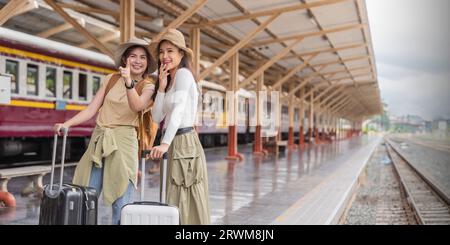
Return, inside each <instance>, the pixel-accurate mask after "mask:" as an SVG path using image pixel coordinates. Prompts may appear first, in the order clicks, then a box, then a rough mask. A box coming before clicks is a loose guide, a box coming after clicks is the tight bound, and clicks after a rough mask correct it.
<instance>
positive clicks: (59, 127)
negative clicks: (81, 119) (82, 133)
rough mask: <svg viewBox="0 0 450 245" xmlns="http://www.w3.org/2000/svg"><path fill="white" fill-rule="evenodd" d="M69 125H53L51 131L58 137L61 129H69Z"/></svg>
mask: <svg viewBox="0 0 450 245" xmlns="http://www.w3.org/2000/svg"><path fill="white" fill-rule="evenodd" d="M69 127H70V125H68V124H66V123H55V126H53V131H54V132H55V133H56V134H58V135H60V133H61V129H63V128H66V129H69Z"/></svg>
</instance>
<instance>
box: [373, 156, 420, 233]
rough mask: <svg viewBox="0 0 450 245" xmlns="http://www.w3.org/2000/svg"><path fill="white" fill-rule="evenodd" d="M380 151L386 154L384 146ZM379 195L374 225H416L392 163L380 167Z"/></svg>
mask: <svg viewBox="0 0 450 245" xmlns="http://www.w3.org/2000/svg"><path fill="white" fill-rule="evenodd" d="M381 151H382V153H383V155H384V154H387V152H386V148H385V147H383V148H382V150H381ZM379 183H380V184H381V185H380V195H379V196H378V200H377V202H376V219H375V224H376V225H417V224H418V223H417V220H416V218H415V216H414V212H413V211H412V208H411V206H410V205H409V203H408V201H407V199H406V194H405V191H404V189H403V188H402V186H401V183H400V180H399V178H398V175H397V174H396V173H395V169H394V166H392V164H389V165H385V166H384V167H382V168H380V181H379Z"/></svg>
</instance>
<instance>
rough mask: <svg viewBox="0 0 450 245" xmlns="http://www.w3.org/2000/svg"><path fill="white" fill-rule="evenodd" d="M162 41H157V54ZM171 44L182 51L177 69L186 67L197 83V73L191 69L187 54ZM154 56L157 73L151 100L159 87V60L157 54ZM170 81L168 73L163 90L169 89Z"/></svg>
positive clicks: (180, 50)
mask: <svg viewBox="0 0 450 245" xmlns="http://www.w3.org/2000/svg"><path fill="white" fill-rule="evenodd" d="M164 41H166V40H163V41H161V42H159V43H158V48H157V49H156V50H157V52H158V54H159V48H160V46H161V43H162V42H164ZM172 45H173V44H172ZM173 46H175V47H176V48H177V49H178V52H181V53H183V58H181V61H180V64H179V65H178V69H180V68H186V69H188V70H189V71H190V72H191V73H192V76H193V77H194V80H195V82H196V83H197V74H195V72H194V70H193V69H192V66H193V65H192V62H191V60H190V59H189V58H188V54H187V53H186V52H185V51H184V50H182V49H180V48H178V47H177V46H176V45H173ZM155 58H157V60H158V74H157V78H156V84H155V93H153V95H152V100H153V101H155V99H156V94H157V92H158V89H159V73H160V72H161V71H160V70H159V68H160V67H161V61H160V60H159V55H158V57H155ZM171 83H172V77H171V76H170V74H169V75H168V76H167V86H166V89H165V90H164V92H167V90H169V87H170V84H171Z"/></svg>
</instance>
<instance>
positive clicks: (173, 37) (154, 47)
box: [149, 29, 194, 62]
mask: <svg viewBox="0 0 450 245" xmlns="http://www.w3.org/2000/svg"><path fill="white" fill-rule="evenodd" d="M164 40H167V41H169V42H171V43H172V44H173V45H175V46H177V47H178V48H179V49H181V50H183V51H184V52H185V54H186V55H187V56H188V58H189V59H190V61H191V62H192V60H193V57H194V52H192V49H190V48H188V47H186V41H185V40H184V35H183V33H181V32H180V31H179V30H177V29H169V30H168V31H167V32H166V33H165V34H164V35H163V36H162V37H161V39H160V40H159V41H158V42H155V43H154V42H152V43H151V44H150V45H149V50H150V53H151V54H152V56H153V57H155V58H157V59H158V57H159V50H158V45H159V44H160V43H161V42H162V41H164Z"/></svg>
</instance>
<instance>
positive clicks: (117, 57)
mask: <svg viewBox="0 0 450 245" xmlns="http://www.w3.org/2000/svg"><path fill="white" fill-rule="evenodd" d="M136 45H138V46H142V47H143V48H144V49H145V48H146V47H147V46H148V45H149V43H148V42H147V41H144V40H142V39H139V38H136V37H132V38H130V40H129V41H128V42H125V43H121V44H120V45H119V47H118V48H117V49H116V51H115V52H114V63H115V64H116V67H119V66H120V65H121V63H122V56H123V54H124V53H125V51H126V50H127V49H128V48H130V47H132V46H136ZM149 59H150V64H147V70H148V71H149V73H153V72H154V71H155V70H156V66H157V65H156V61H155V58H154V56H153V54H152V53H151V52H150V57H149Z"/></svg>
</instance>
